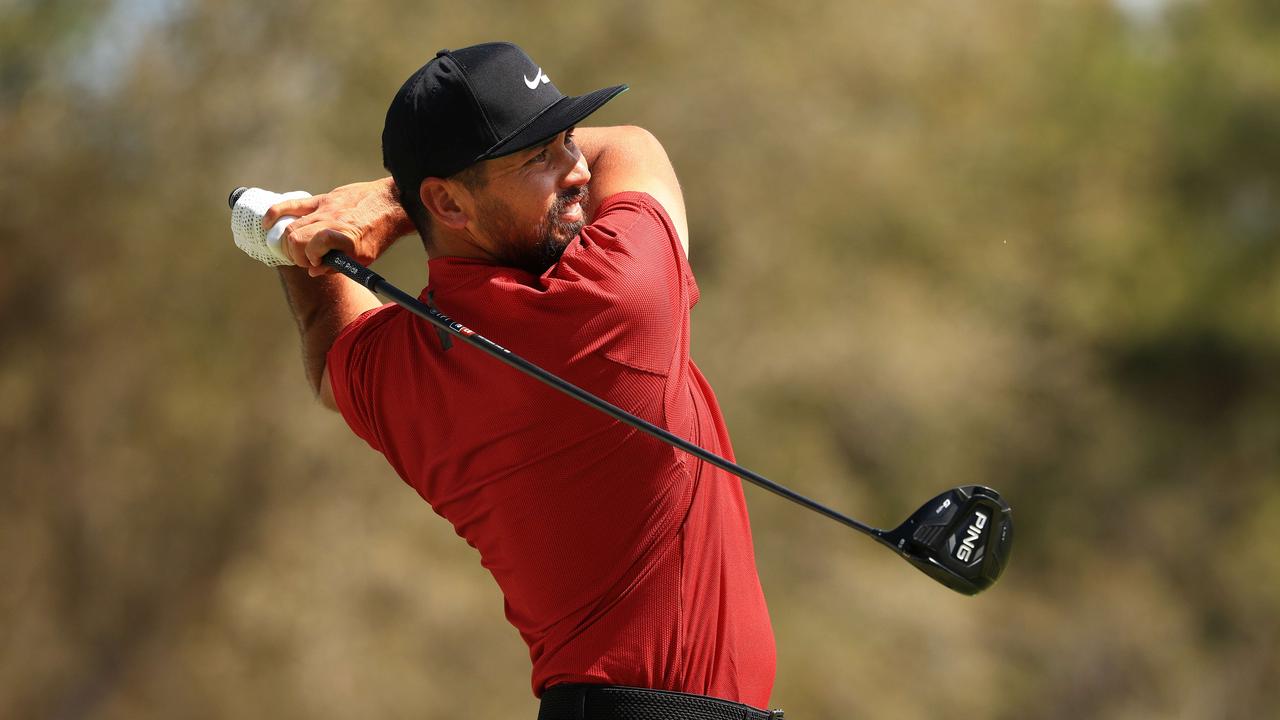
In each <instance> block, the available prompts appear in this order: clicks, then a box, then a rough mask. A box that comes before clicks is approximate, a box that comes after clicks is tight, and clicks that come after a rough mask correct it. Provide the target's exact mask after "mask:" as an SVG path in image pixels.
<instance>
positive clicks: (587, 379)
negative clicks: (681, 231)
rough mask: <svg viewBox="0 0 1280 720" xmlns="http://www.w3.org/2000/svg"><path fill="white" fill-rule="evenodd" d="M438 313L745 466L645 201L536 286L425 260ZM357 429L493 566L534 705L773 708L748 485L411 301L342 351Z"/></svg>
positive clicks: (662, 230) (687, 284)
mask: <svg viewBox="0 0 1280 720" xmlns="http://www.w3.org/2000/svg"><path fill="white" fill-rule="evenodd" d="M428 296H430V297H431V298H432V300H433V302H434V303H435V305H436V307H438V308H439V309H440V311H441V312H443V313H445V314H446V315H449V316H451V317H453V318H455V319H456V320H458V321H459V322H462V323H464V324H466V325H467V326H469V327H470V328H472V329H473V330H475V331H476V332H478V333H479V334H481V335H484V336H485V337H488V338H490V339H492V340H493V341H494V342H497V343H499V344H500V345H503V346H504V347H506V348H508V349H510V350H511V351H512V352H514V353H515V354H517V355H520V356H521V357H524V358H525V359H527V360H529V361H531V362H533V363H535V364H537V365H539V366H541V367H543V368H545V369H546V370H548V371H550V372H552V373H554V374H556V375H558V376H560V377H562V378H564V379H565V380H568V381H569V382H571V383H574V384H575V385H578V386H579V387H582V388H583V389H585V390H587V391H588V392H591V393H594V394H596V395H599V396H600V397H603V398H604V399H606V400H608V401H609V402H611V403H613V404H615V405H617V406H619V407H621V408H622V409H624V410H626V411H628V412H630V413H633V414H635V415H638V416H640V417H642V418H644V419H645V420H648V421H649V422H652V423H654V424H656V425H659V426H661V427H664V428H667V429H668V430H670V431H671V432H673V433H675V434H677V435H680V436H681V437H684V438H687V439H689V440H690V441H692V442H694V443H695V444H698V445H701V446H702V447H704V448H707V449H708V450H710V451H712V452H715V453H718V454H721V455H724V456H726V457H729V458H732V457H733V449H732V447H731V446H730V444H729V435H728V432H727V431H726V429H725V426H724V421H723V419H722V418H721V415H720V410H719V407H718V406H717V404H716V400H715V396H714V395H713V394H712V391H711V387H710V386H709V385H708V384H707V381H706V380H705V379H704V378H703V376H702V374H701V373H700V372H699V371H698V368H697V367H696V366H695V365H694V364H693V361H692V360H690V358H689V311H690V309H691V308H692V307H693V305H694V303H695V302H697V300H698V287H697V285H696V284H695V283H694V279H693V273H692V272H691V271H690V269H689V264H688V262H687V261H686V259H685V255H684V250H683V249H682V248H681V247H680V240H679V237H678V236H677V235H676V231H675V229H674V226H673V225H672V224H671V220H670V218H669V217H668V216H667V214H666V212H665V211H664V210H663V209H662V207H661V206H660V205H659V204H658V203H657V202H656V201H655V200H654V199H653V198H652V197H650V196H648V195H645V194H642V193H621V194H618V195H614V196H612V197H610V198H608V199H607V200H605V202H604V204H603V205H602V206H601V208H600V210H599V212H598V213H597V217H596V219H595V221H594V222H593V223H592V224H591V225H589V226H587V227H585V228H584V229H583V230H582V232H581V233H580V234H579V236H578V237H577V238H575V239H574V240H573V242H571V243H570V244H569V246H568V247H567V248H566V249H565V252H564V255H563V257H562V258H561V259H560V261H559V262H558V263H557V264H556V265H555V266H554V267H552V268H551V269H549V270H548V271H547V272H545V273H544V274H543V275H542V276H540V277H535V276H533V275H530V274H529V273H527V272H524V271H521V270H517V269H514V268H510V267H502V266H498V265H493V264H491V263H488V262H484V261H480V260H472V259H463V258H452V257H444V258H436V259H433V260H431V261H430V285H428V287H427V290H425V291H424V292H423V295H422V299H423V300H426V299H427V297H428ZM328 367H329V372H330V377H331V379H332V384H333V392H334V397H335V398H336V399H337V403H338V407H339V409H340V410H341V412H342V415H343V417H344V418H346V420H347V422H348V424H349V425H350V426H351V428H352V430H354V431H355V433H356V434H357V435H359V436H360V437H361V438H363V439H364V440H365V441H367V442H368V443H369V445H371V446H372V447H373V448H374V449H375V450H378V451H379V452H381V453H383V454H384V455H385V456H386V458H387V460H388V461H389V462H390V463H391V465H392V466H393V467H394V468H395V469H396V472H398V473H399V474H400V477H402V478H403V479H404V481H405V482H407V483H408V484H409V485H411V486H412V487H413V488H414V489H415V490H417V492H418V494H419V495H421V496H422V497H423V499H425V500H426V501H427V502H428V503H430V504H431V507H432V508H433V509H434V510H435V511H436V512H437V513H439V514H440V515H441V516H443V517H444V518H446V519H447V520H448V521H449V522H450V523H452V524H453V527H454V529H455V530H456V531H457V533H458V535H460V536H461V537H462V538H464V539H465V540H466V541H467V542H468V543H469V544H470V545H471V546H472V547H474V548H476V549H477V550H478V551H479V552H480V560H481V563H482V564H483V565H484V567H486V568H488V570H489V572H491V573H492V574H493V577H494V579H495V580H496V581H497V583H498V586H499V587H500V588H501V589H502V593H503V595H504V597H505V600H506V615H507V619H508V620H509V621H510V622H511V624H512V625H514V626H515V627H516V629H518V630H519V631H520V635H521V637H523V638H524V640H525V642H526V643H528V645H529V656H530V658H531V659H532V661H533V690H534V694H535V695H541V694H542V691H543V689H545V688H547V687H549V686H552V685H557V684H560V683H567V682H588V683H605V684H614V685H631V686H639V687H651V688H659V689H665V690H678V691H682V692H692V693H700V694H705V695H713V696H716V697H721V698H727V699H730V700H736V701H738V702H743V703H747V704H749V705H754V706H756V707H765V706H767V705H768V700H769V693H770V690H771V689H772V686H773V677H774V643H773V630H772V628H771V626H770V623H769V615H768V610H767V608H766V607H765V600H764V595H763V593H762V592H761V589H760V581H759V579H758V577H757V575H756V566H755V556H754V553H753V550H752V546H751V529H750V525H749V523H748V518H747V507H746V504H745V503H744V501H743V496H742V485H741V483H740V481H739V480H738V479H737V478H735V477H733V476H732V475H729V474H727V473H725V472H723V471H721V470H719V469H717V468H715V467H712V466H710V465H707V464H705V463H703V462H701V461H699V460H696V459H694V458H693V457H691V456H689V455H688V454H686V453H684V452H682V451H679V450H676V449H674V448H672V447H670V446H668V445H666V444H664V443H662V442H659V441H658V440H655V439H653V438H651V437H649V436H647V435H644V434H642V433H640V432H639V431H637V430H634V429H632V428H630V427H628V426H626V425H623V424H622V423H619V422H617V421H616V420H613V419H611V418H609V417H607V416H605V415H603V414H601V413H600V412H598V411H596V410H593V409H591V408H589V407H587V406H585V405H582V404H580V403H579V402H578V401H576V400H573V399H571V398H569V397H567V396H565V395H562V394H561V393H559V392H557V391H555V390H553V389H551V388H550V387H547V386H546V385H543V384H542V383H540V382H538V381H536V380H534V379H532V378H530V377H528V376H525V375H523V374H522V373H520V372H518V371H516V370H515V369H513V368H510V367H507V366H506V365H503V364H501V363H499V362H497V361H496V360H494V359H493V358H490V357H487V356H485V355H484V354H483V353H481V352H480V351H478V350H476V349H474V348H471V347H469V346H467V345H465V344H463V343H461V342H458V341H456V340H455V341H454V342H453V345H452V347H451V348H450V349H448V350H445V349H444V348H443V347H442V344H441V341H440V338H439V337H438V335H437V333H436V331H435V329H434V328H433V327H432V326H430V325H429V324H428V323H426V322H425V321H423V320H421V319H419V318H416V317H414V316H413V315H411V314H410V313H408V312H406V311H405V310H403V309H401V308H400V307H398V306H395V305H385V306H383V307H381V308H378V309H376V310H371V311H369V312H367V313H365V314H364V315H362V316H360V318H358V319H357V320H355V321H354V322H352V323H351V324H350V325H348V326H347V327H346V329H344V330H343V332H342V334H341V336H340V337H339V338H338V340H337V342H335V343H334V345H333V348H332V349H331V350H330V351H329V356H328Z"/></svg>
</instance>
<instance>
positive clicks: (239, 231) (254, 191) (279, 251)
mask: <svg viewBox="0 0 1280 720" xmlns="http://www.w3.org/2000/svg"><path fill="white" fill-rule="evenodd" d="M309 197H311V193H309V192H306V191H304V190H295V191H293V192H288V193H284V194H283V195H281V194H279V193H273V192H271V191H270V190H263V189H262V188H249V189H248V190H246V191H244V193H243V194H241V195H240V198H239V199H238V200H236V204H235V206H234V207H232V208H231V237H232V238H234V239H235V241H236V247H238V248H240V249H241V250H243V251H244V252H245V254H246V255H248V256H249V257H251V258H253V259H254V260H257V261H258V262H260V263H262V264H263V265H267V266H270V267H276V266H279V265H293V264H294V263H293V261H292V260H290V259H289V256H288V255H285V253H284V249H283V248H281V247H280V238H281V236H283V235H284V229H285V228H287V227H289V224H290V223H292V222H293V221H294V220H297V218H295V217H282V218H280V219H279V220H278V221H277V222H276V224H275V225H272V226H271V229H270V230H267V229H264V228H263V227H262V218H263V217H265V216H266V214H267V210H270V209H271V206H272V205H275V204H276V203H279V202H284V201H285V200H301V199H303V198H309Z"/></svg>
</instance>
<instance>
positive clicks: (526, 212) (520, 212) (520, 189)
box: [472, 129, 591, 275]
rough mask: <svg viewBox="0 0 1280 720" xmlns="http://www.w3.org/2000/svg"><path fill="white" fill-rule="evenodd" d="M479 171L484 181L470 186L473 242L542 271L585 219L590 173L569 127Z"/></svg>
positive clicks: (526, 267) (502, 259) (517, 264)
mask: <svg viewBox="0 0 1280 720" xmlns="http://www.w3.org/2000/svg"><path fill="white" fill-rule="evenodd" d="M483 170H484V172H485V173H486V174H487V180H486V181H485V182H484V183H483V184H482V185H481V186H480V187H477V188H475V189H474V190H472V195H473V197H474V198H475V208H476V217H475V220H474V228H473V233H474V235H475V236H476V240H477V242H478V243H480V244H482V245H483V246H485V247H486V249H488V250H489V252H491V253H492V254H493V255H494V256H495V258H496V259H497V260H499V261H500V262H502V263H503V264H506V265H510V266H512V267H518V268H521V269H523V270H527V271H528V272H530V273H533V274H534V275H541V274H542V273H543V272H545V271H546V270H547V268H550V267H551V266H552V265H554V264H555V263H556V262H557V261H558V260H559V259H560V255H561V254H562V253H563V252H564V249H565V247H566V246H568V244H569V241H570V240H573V238H575V237H577V235H578V231H579V230H581V229H582V227H583V225H585V224H586V210H585V207H586V203H587V182H588V181H590V180H591V173H590V171H589V170H588V169H587V161H586V159H585V158H583V157H582V153H581V151H579V150H578V146H577V145H575V144H574V142H573V130H572V129H569V130H567V131H565V132H562V133H560V134H559V135H556V136H555V137H553V138H551V140H550V141H549V142H547V143H545V144H542V145H538V146H535V147H532V148H529V149H527V150H522V151H520V152H518V153H514V154H512V155H507V156H505V157H501V158H497V159H495V160H490V161H488V164H487V166H486V167H485V168H484V169H483Z"/></svg>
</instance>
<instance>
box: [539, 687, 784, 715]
mask: <svg viewBox="0 0 1280 720" xmlns="http://www.w3.org/2000/svg"><path fill="white" fill-rule="evenodd" d="M538 720H783V717H782V711H781V710H759V709H757V708H753V707H751V706H750V705H743V704H742V703H736V702H732V701H729V700H721V699H720V698H713V697H708V696H706V695H691V694H689V693H681V692H671V691H669V690H649V689H647V688H633V687H619V686H614V685H556V686H555V687H551V688H547V690H546V691H544V692H543V693H542V705H541V706H540V707H539V708H538Z"/></svg>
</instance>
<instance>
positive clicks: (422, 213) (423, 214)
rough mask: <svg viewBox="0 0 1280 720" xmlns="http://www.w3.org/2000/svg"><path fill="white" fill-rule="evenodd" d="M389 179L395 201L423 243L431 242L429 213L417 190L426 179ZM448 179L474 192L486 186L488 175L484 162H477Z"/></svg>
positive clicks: (392, 176) (392, 177) (393, 175)
mask: <svg viewBox="0 0 1280 720" xmlns="http://www.w3.org/2000/svg"><path fill="white" fill-rule="evenodd" d="M391 179H392V180H393V181H394V182H395V185H396V199H398V200H399V201H400V207H402V208H404V212H405V214H406V215H408V216H409V219H410V220H412V221H413V226H414V228H416V229H417V231H418V235H420V236H422V239H423V241H424V242H428V243H429V242H431V213H429V212H427V209H426V208H425V207H423V205H422V198H421V196H419V194H418V189H419V188H420V187H422V181H423V180H426V178H425V177H423V178H409V177H397V176H396V174H395V173H394V172H393V173H392V174H391ZM449 179H450V180H457V181H458V182H460V183H462V186H463V187H465V188H467V189H468V190H470V191H472V192H475V191H476V190H479V189H481V188H483V187H484V186H485V185H487V184H488V182H489V173H488V171H487V170H485V166H484V162H477V163H472V164H471V165H468V166H467V167H465V168H463V169H461V170H459V171H458V172H456V173H454V174H453V175H450V176H449Z"/></svg>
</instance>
